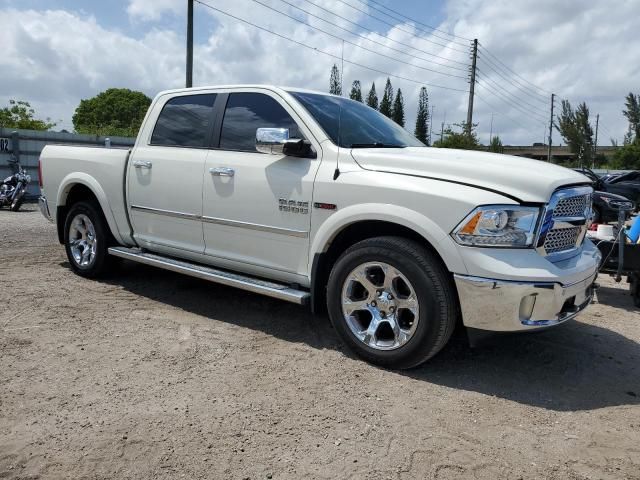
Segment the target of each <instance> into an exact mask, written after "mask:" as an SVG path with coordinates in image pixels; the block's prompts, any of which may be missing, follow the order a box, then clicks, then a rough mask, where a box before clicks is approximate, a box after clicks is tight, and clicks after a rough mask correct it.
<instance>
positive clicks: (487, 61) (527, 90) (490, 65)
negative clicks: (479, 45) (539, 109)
mask: <svg viewBox="0 0 640 480" xmlns="http://www.w3.org/2000/svg"><path fill="white" fill-rule="evenodd" d="M479 57H480V59H481V60H483V61H484V62H485V67H486V68H488V69H489V70H490V71H492V72H493V73H495V74H496V75H498V76H499V77H500V78H502V79H503V80H505V81H506V82H507V83H509V84H510V85H512V86H514V87H516V88H517V89H518V90H520V91H521V92H522V93H524V94H525V95H528V96H529V97H531V98H532V99H534V100H536V101H538V102H540V103H544V104H546V103H547V101H548V100H547V97H545V96H543V95H541V94H539V93H537V92H535V91H533V90H532V89H530V88H529V87H526V86H524V85H522V83H520V82H518V81H517V79H513V78H508V77H506V76H505V74H504V73H503V72H504V70H498V68H499V67H498V66H497V65H496V64H495V63H493V62H492V61H491V60H490V59H488V58H487V57H486V56H485V57H483V56H482V55H481V54H480V55H479ZM506 75H509V74H508V73H506ZM543 99H544V100H543Z"/></svg>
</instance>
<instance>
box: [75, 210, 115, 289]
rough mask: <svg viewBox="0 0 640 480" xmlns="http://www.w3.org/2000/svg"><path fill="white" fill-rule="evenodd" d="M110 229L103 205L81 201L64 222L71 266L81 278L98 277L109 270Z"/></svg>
mask: <svg viewBox="0 0 640 480" xmlns="http://www.w3.org/2000/svg"><path fill="white" fill-rule="evenodd" d="M109 238H110V237H109V230H108V226H107V223H106V221H105V220H104V216H103V215H102V212H101V211H100V207H98V206H97V205H95V204H94V203H91V202H78V203H76V204H74V205H73V206H72V207H71V208H70V209H69V212H68V213H67V218H66V220H65V222H64V247H65V250H66V252H67V258H68V259H69V264H70V265H71V269H72V270H73V271H74V272H75V273H77V274H78V275H80V276H82V277H87V278H96V277H99V276H100V275H102V274H103V273H104V272H105V271H106V270H107V268H106V267H107V248H108V242H109Z"/></svg>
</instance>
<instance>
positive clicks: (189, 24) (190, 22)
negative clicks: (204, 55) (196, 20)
mask: <svg viewBox="0 0 640 480" xmlns="http://www.w3.org/2000/svg"><path fill="white" fill-rule="evenodd" d="M186 87H187V88H191V87H193V0H187V78H186Z"/></svg>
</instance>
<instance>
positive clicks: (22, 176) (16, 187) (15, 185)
mask: <svg viewBox="0 0 640 480" xmlns="http://www.w3.org/2000/svg"><path fill="white" fill-rule="evenodd" d="M30 182H31V176H30V175H28V174H27V171H26V170H25V169H24V168H22V167H21V166H20V165H18V171H17V173H14V174H13V175H11V176H10V177H7V178H5V179H4V181H3V182H2V185H0V208H2V207H4V206H8V207H9V209H10V210H11V211H12V212H17V211H18V210H20V207H21V206H22V202H24V196H25V194H26V193H27V185H29V183H30Z"/></svg>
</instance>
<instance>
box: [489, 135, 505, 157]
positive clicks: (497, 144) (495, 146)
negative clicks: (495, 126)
mask: <svg viewBox="0 0 640 480" xmlns="http://www.w3.org/2000/svg"><path fill="white" fill-rule="evenodd" d="M489 151H490V152H493V153H504V146H503V145H502V140H500V137H499V136H497V135H494V136H493V137H491V142H490V143H489Z"/></svg>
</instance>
